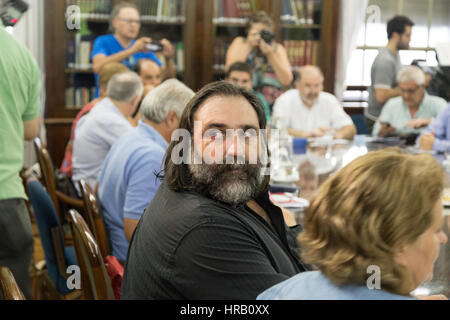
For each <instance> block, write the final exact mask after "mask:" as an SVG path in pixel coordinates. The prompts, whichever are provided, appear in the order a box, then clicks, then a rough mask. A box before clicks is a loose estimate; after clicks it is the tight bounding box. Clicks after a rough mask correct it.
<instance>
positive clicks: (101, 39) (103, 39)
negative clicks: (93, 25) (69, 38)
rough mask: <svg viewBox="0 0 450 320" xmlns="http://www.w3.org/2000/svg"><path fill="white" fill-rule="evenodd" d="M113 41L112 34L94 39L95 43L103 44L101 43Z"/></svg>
mask: <svg viewBox="0 0 450 320" xmlns="http://www.w3.org/2000/svg"><path fill="white" fill-rule="evenodd" d="M113 40H114V35H113V34H112V33H110V34H105V35H102V36H98V37H97V38H96V39H95V42H96V43H102V44H103V43H108V42H111V41H113Z"/></svg>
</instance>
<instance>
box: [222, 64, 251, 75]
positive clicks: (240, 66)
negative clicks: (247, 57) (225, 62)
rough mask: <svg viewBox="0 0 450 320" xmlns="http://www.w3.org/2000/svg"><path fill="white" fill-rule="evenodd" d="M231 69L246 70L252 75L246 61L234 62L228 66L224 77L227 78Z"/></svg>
mask: <svg viewBox="0 0 450 320" xmlns="http://www.w3.org/2000/svg"><path fill="white" fill-rule="evenodd" d="M233 71H242V72H247V73H248V74H249V75H250V77H252V67H250V65H249V64H248V63H246V62H235V63H233V64H232V65H231V66H230V67H229V68H228V71H227V73H226V74H225V79H228V78H229V77H230V75H231V73H232V72H233Z"/></svg>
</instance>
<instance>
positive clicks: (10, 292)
mask: <svg viewBox="0 0 450 320" xmlns="http://www.w3.org/2000/svg"><path fill="white" fill-rule="evenodd" d="M0 289H1V291H2V293H3V298H4V299H5V300H25V297H24V295H23V293H22V290H20V288H19V286H18V285H17V282H16V279H14V276H13V274H12V272H11V270H9V268H8V267H0Z"/></svg>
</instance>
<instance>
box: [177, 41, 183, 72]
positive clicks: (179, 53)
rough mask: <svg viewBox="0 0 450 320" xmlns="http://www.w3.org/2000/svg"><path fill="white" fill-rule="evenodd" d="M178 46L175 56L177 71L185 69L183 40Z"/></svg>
mask: <svg viewBox="0 0 450 320" xmlns="http://www.w3.org/2000/svg"><path fill="white" fill-rule="evenodd" d="M176 48H177V54H176V58H175V65H176V70H177V72H182V71H184V49H183V42H178V43H177V44H176Z"/></svg>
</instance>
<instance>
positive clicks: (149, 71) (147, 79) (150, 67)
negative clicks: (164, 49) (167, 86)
mask: <svg viewBox="0 0 450 320" xmlns="http://www.w3.org/2000/svg"><path fill="white" fill-rule="evenodd" d="M134 71H135V72H136V73H137V74H138V75H139V76H140V77H141V80H142V83H143V84H144V87H146V86H153V87H157V86H159V85H160V84H161V81H162V78H161V67H160V66H159V65H158V64H157V63H156V62H155V61H153V60H150V59H141V60H139V61H138V63H137V64H136V67H135V68H134Z"/></svg>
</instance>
